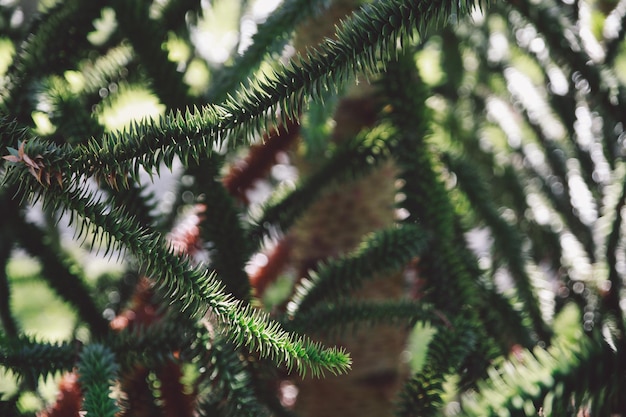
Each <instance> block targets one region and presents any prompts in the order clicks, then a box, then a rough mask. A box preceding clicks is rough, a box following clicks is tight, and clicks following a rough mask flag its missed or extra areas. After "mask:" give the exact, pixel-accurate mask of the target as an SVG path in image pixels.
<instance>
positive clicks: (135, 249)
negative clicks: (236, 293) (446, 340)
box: [21, 178, 350, 376]
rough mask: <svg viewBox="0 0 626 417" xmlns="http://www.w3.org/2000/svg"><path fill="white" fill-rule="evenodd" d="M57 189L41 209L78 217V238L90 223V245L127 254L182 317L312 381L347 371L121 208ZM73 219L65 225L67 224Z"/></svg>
mask: <svg viewBox="0 0 626 417" xmlns="http://www.w3.org/2000/svg"><path fill="white" fill-rule="evenodd" d="M29 181H30V184H27V183H25V182H24V183H22V184H21V186H22V187H24V188H25V189H30V190H31V191H30V192H38V190H37V188H38V186H37V185H35V184H33V182H35V179H34V178H33V179H29ZM57 191H58V190H50V189H43V190H41V189H40V190H39V192H40V193H41V194H39V195H38V196H37V198H39V197H42V198H43V200H44V207H45V206H46V205H48V206H50V207H51V208H54V209H58V210H60V211H68V210H71V211H72V213H73V214H74V215H76V214H78V215H80V216H81V217H83V219H84V220H83V223H82V225H81V226H80V228H79V232H78V234H79V236H80V235H82V234H83V233H84V232H85V231H86V230H87V229H86V226H88V225H89V223H88V222H91V223H92V224H93V225H94V227H95V228H96V229H94V230H92V232H93V233H94V236H95V237H94V240H95V241H101V242H102V243H103V245H104V246H105V247H106V248H107V251H108V250H109V249H111V248H113V249H115V248H121V247H122V246H123V247H125V248H127V249H129V250H130V251H131V252H132V253H133V255H135V256H136V257H137V258H138V259H139V261H140V262H141V263H142V264H143V265H145V268H146V274H147V275H148V276H150V277H152V279H154V281H155V282H156V284H157V290H158V291H160V292H161V294H162V295H163V296H164V297H165V298H169V299H170V300H171V302H172V304H175V305H176V306H177V307H178V310H179V311H180V312H181V314H183V316H186V317H189V318H198V317H202V316H204V315H205V314H207V312H209V310H210V311H211V313H212V314H213V315H214V316H215V317H216V318H217V319H218V320H219V322H220V323H222V324H223V325H224V326H226V328H227V329H228V330H226V331H225V332H226V333H228V336H229V337H230V338H231V340H232V341H233V342H234V343H235V344H236V345H237V346H243V345H245V346H247V347H248V348H249V349H251V350H258V351H259V354H260V356H261V357H262V358H265V357H268V358H270V359H272V360H274V361H276V362H277V363H284V364H286V366H287V368H288V369H289V370H291V369H292V368H293V367H295V368H296V370H297V371H298V373H300V374H304V373H305V372H306V370H307V368H308V369H310V370H311V372H312V374H313V375H314V376H320V375H321V374H322V373H323V372H324V370H328V371H330V372H332V373H333V374H337V373H343V372H345V371H347V369H348V368H349V366H350V358H349V356H348V355H347V354H346V353H345V352H344V351H343V350H341V349H336V348H327V349H325V348H323V347H322V346H321V345H319V344H317V343H313V342H311V341H310V340H308V339H307V338H305V337H297V336H294V335H293V334H289V333H287V332H285V331H284V330H283V329H281V328H280V325H279V324H278V323H277V322H274V321H271V320H270V319H269V316H268V315H267V314H265V313H261V312H259V311H254V310H252V308H251V307H250V306H248V305H245V304H243V303H241V302H239V301H236V300H235V299H234V298H233V297H232V296H231V295H230V294H227V293H225V292H224V289H223V284H221V283H220V281H219V280H218V278H217V277H216V276H215V274H213V273H210V272H209V271H208V270H206V269H205V268H204V267H202V266H197V267H192V266H191V265H190V262H189V260H188V258H184V257H180V256H178V255H176V254H174V253H173V252H171V251H170V250H168V245H167V244H166V242H165V241H164V238H163V237H162V236H161V235H159V234H157V233H156V232H154V231H152V230H150V229H148V228H143V227H141V226H140V225H138V224H137V222H136V220H134V219H133V218H129V217H128V216H126V215H125V213H124V212H123V211H122V210H120V209H116V208H114V209H110V208H109V207H107V206H106V205H104V204H103V203H101V202H97V201H95V198H94V197H93V196H92V195H90V194H89V192H86V191H85V190H82V189H80V188H77V187H75V186H70V185H68V186H67V188H65V190H64V192H63V193H58V192H57ZM71 221H72V220H70V222H71Z"/></svg>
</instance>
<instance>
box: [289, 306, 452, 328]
mask: <svg viewBox="0 0 626 417" xmlns="http://www.w3.org/2000/svg"><path fill="white" fill-rule="evenodd" d="M416 321H428V322H438V321H441V317H440V316H439V315H437V313H436V312H435V311H434V309H433V308H432V306H430V305H428V304H425V303H422V302H418V301H412V300H401V301H396V300H394V301H361V302H360V301H343V302H338V303H333V302H325V303H320V304H317V305H315V306H314V307H311V308H310V309H308V310H306V311H303V312H301V313H298V314H296V315H294V316H293V317H289V318H287V319H285V320H283V323H284V325H285V328H286V329H288V330H290V331H295V332H298V333H309V332H312V333H315V334H323V335H330V336H332V335H337V334H348V333H350V331H349V329H352V330H355V329H357V328H359V327H360V326H374V325H376V324H380V323H391V324H397V325H398V326H411V325H413V324H414V323H415V322H416Z"/></svg>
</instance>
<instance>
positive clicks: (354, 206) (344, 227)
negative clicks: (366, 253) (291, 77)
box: [290, 0, 408, 417]
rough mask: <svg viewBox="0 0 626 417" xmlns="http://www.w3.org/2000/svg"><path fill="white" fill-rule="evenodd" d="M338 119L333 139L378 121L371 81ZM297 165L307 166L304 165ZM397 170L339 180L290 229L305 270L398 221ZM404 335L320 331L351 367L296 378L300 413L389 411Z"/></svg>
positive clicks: (392, 288) (307, 33)
mask: <svg viewBox="0 0 626 417" xmlns="http://www.w3.org/2000/svg"><path fill="white" fill-rule="evenodd" d="M356 7H358V2H356V1H350V0H338V1H335V2H333V5H331V7H330V10H329V11H328V12H326V13H324V14H323V15H321V16H320V17H318V18H317V19H314V20H313V21H309V22H307V23H305V24H304V25H303V26H302V27H301V28H299V30H298V32H297V37H296V49H297V50H298V51H299V52H303V51H304V50H305V47H306V46H307V45H313V46H314V45H317V44H318V43H319V42H320V41H321V40H322V39H323V37H325V36H329V37H330V36H332V34H333V33H334V30H335V25H336V24H337V23H338V22H339V20H340V19H343V18H345V17H346V16H347V15H349V14H350V13H351V12H352V11H353V10H354V9H356ZM334 119H335V122H336V128H335V131H334V132H333V137H332V139H333V140H334V141H336V142H341V141H343V140H346V139H349V138H352V137H354V136H355V135H356V134H357V133H358V132H359V131H360V130H362V129H363V128H367V127H369V126H371V125H373V123H374V122H375V121H376V105H375V91H374V88H373V87H372V86H371V85H369V84H368V83H366V82H360V83H359V84H358V85H357V86H355V87H354V88H353V89H352V90H351V91H350V92H349V94H348V95H347V96H346V97H344V98H342V99H341V100H340V102H339V105H338V108H337V110H336V113H335V115H334ZM294 159H295V160H296V161H297V160H298V158H297V157H296V158H294ZM296 163H297V162H296ZM299 168H302V171H304V172H306V170H307V167H305V166H301V167H299ZM396 174H397V169H396V167H395V166H394V164H393V162H392V161H389V162H388V163H385V164H383V165H382V166H381V167H379V168H377V169H375V170H374V171H373V172H372V173H370V174H369V175H367V176H365V177H363V178H360V179H359V180H355V181H351V182H347V183H344V184H341V185H339V186H337V187H335V188H334V189H331V190H329V191H327V192H326V193H324V194H323V195H322V196H321V197H320V198H319V199H318V201H317V202H316V203H315V204H314V205H313V206H312V207H311V208H310V209H309V211H308V212H307V214H305V215H304V216H303V218H302V219H301V220H300V221H299V222H297V223H296V225H294V227H293V228H292V230H291V232H290V239H292V247H291V250H292V262H293V265H294V266H295V269H296V270H297V271H298V272H299V273H300V276H304V275H305V274H306V271H307V270H309V269H310V268H312V267H313V266H314V265H315V264H316V263H317V262H318V261H320V260H324V259H327V258H332V257H336V256H338V255H340V254H343V253H346V252H348V251H350V250H353V249H354V248H355V247H356V246H357V245H358V244H359V243H360V242H361V241H362V239H363V237H364V235H365V234H367V233H370V232H373V231H376V230H380V229H383V228H386V227H389V226H391V225H392V224H393V222H394V198H395V194H396V188H395V185H394V184H395V180H396ZM406 293H407V291H406V284H405V280H404V278H403V274H402V273H396V274H394V275H391V276H384V277H378V278H377V279H376V280H373V281H368V282H367V283H366V284H365V285H364V287H363V288H361V290H359V291H358V293H356V294H354V297H355V298H359V299H367V300H382V299H399V298H402V297H405V296H406ZM407 336H408V329H402V328H400V327H398V326H393V327H392V326H384V325H380V326H376V327H373V328H372V327H363V328H361V329H359V330H358V331H357V332H355V333H350V334H346V335H341V336H338V337H337V338H334V339H328V338H323V337H320V338H319V340H320V341H322V342H323V343H324V344H326V345H329V346H332V345H338V346H343V347H345V348H346V350H347V351H348V352H350V355H351V356H352V360H353V366H352V370H351V371H350V372H349V373H348V374H347V375H342V376H337V377H336V376H332V375H330V376H326V378H323V379H315V378H305V379H303V380H299V381H297V386H298V390H299V392H298V397H297V401H296V405H295V411H296V412H297V414H298V415H300V416H302V417H324V416H332V415H341V416H343V417H351V416H354V417H357V416H358V417H368V416H372V417H374V416H376V417H384V416H391V415H392V414H393V402H394V399H395V396H396V394H397V393H398V391H399V389H400V388H401V386H402V383H403V382H404V381H405V380H406V377H407V375H408V366H407V365H406V363H404V362H403V361H402V360H401V357H402V355H401V354H402V352H403V350H404V349H405V347H406V340H407Z"/></svg>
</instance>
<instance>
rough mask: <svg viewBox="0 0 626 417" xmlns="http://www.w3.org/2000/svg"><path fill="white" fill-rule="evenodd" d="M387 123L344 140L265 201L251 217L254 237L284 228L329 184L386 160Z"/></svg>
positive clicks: (360, 173) (361, 174)
mask: <svg viewBox="0 0 626 417" xmlns="http://www.w3.org/2000/svg"><path fill="white" fill-rule="evenodd" d="M389 130H390V126H380V127H378V128H375V129H372V130H371V131H369V132H367V133H364V134H362V135H360V136H358V137H356V138H355V139H354V140H351V141H349V142H347V143H346V144H345V145H344V146H342V147H341V148H339V149H338V150H337V151H336V152H335V154H334V155H333V156H332V157H331V158H330V159H328V160H327V161H326V162H325V163H323V164H322V166H321V167H320V169H318V170H316V171H315V173H313V174H312V175H310V176H308V177H307V178H306V179H305V180H304V181H303V182H301V183H300V184H299V185H298V186H297V187H296V188H295V189H294V190H292V191H290V192H287V191H285V190H282V191H279V193H281V192H282V194H279V195H275V196H273V199H272V200H270V203H268V204H266V206H265V207H264V209H263V212H262V216H261V217H260V218H259V219H258V220H256V221H255V224H254V225H253V226H252V228H251V230H250V236H251V237H252V238H254V239H255V241H257V242H259V244H260V242H261V241H262V239H263V237H264V236H266V235H269V234H271V233H272V232H274V231H276V230H278V231H286V230H288V229H289V228H290V227H291V226H292V225H293V223H294V222H295V221H296V220H297V219H298V218H299V217H300V216H301V215H302V214H303V213H304V211H305V210H306V209H307V208H308V207H309V206H310V205H311V204H312V203H313V202H314V201H315V199H316V198H317V197H318V196H319V195H320V193H321V192H323V190H324V189H326V188H328V187H329V186H331V185H333V184H338V183H342V182H344V181H346V180H351V179H355V178H359V177H361V176H363V175H365V174H367V173H369V172H371V170H372V169H373V168H375V167H376V166H378V165H380V164H381V163H383V162H384V161H386V160H388V159H389V157H390V156H391V154H390V152H389V142H390V140H391V139H390V138H389V136H390V135H389Z"/></svg>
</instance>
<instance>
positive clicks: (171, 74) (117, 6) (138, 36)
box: [113, 1, 192, 109]
mask: <svg viewBox="0 0 626 417" xmlns="http://www.w3.org/2000/svg"><path fill="white" fill-rule="evenodd" d="M150 3H151V2H147V1H134V2H132V3H129V2H127V1H114V2H113V8H114V10H115V14H116V18H117V21H118V22H119V24H120V28H121V30H122V32H123V33H124V35H125V36H126V37H128V39H129V40H130V43H131V44H132V45H133V50H134V51H135V53H137V54H138V55H140V61H141V62H142V64H143V66H142V67H143V69H144V70H145V71H146V72H147V73H148V75H149V76H150V78H151V81H152V83H151V87H152V89H153V90H154V91H155V92H156V93H157V95H158V96H159V98H160V99H161V101H162V102H163V104H165V105H166V106H167V107H168V108H169V109H182V108H184V107H185V106H186V105H188V104H189V103H190V102H192V100H190V97H189V94H188V93H187V86H186V84H185V83H184V81H183V73H181V72H180V71H178V70H177V69H176V64H175V63H174V62H171V61H170V60H169V59H168V56H167V51H166V50H165V49H164V48H163V47H162V44H163V42H165V40H166V39H167V32H166V28H165V27H163V26H162V25H161V24H159V22H157V21H154V20H152V19H150V16H149V9H150Z"/></svg>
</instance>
